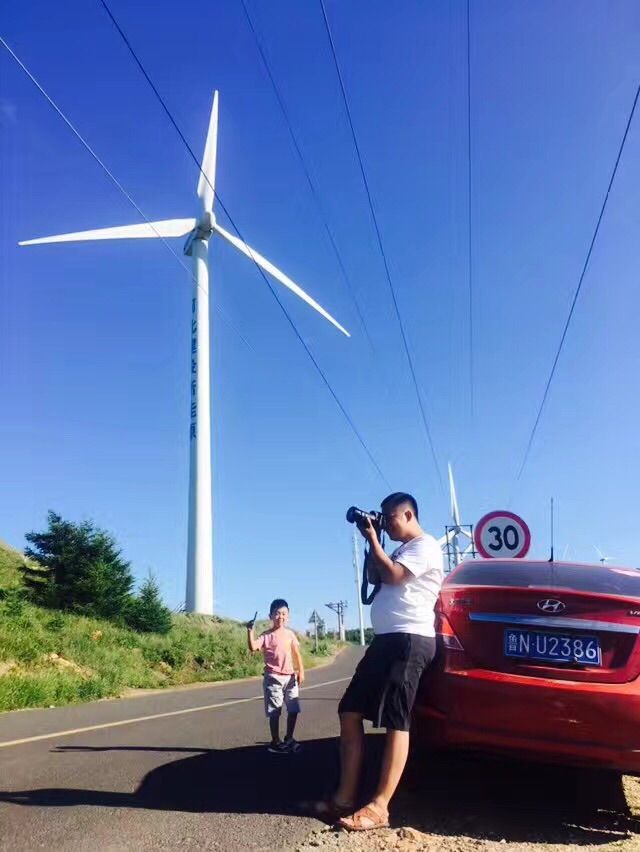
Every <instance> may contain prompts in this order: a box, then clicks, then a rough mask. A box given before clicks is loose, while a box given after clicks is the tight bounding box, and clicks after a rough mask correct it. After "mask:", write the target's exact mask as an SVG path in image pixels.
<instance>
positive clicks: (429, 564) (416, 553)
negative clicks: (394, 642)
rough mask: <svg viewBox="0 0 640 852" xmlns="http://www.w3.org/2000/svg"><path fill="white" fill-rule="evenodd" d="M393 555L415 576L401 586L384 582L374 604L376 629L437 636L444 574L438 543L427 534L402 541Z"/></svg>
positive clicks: (381, 631)
mask: <svg viewBox="0 0 640 852" xmlns="http://www.w3.org/2000/svg"><path fill="white" fill-rule="evenodd" d="M390 558H391V559H392V560H393V561H394V562H399V563H400V564H401V565H404V567H405V568H407V570H408V571H410V573H411V577H410V578H409V579H408V580H407V581H406V582H404V583H400V584H399V585H397V586H392V585H390V584H388V583H383V584H382V586H381V587H380V591H379V592H378V594H377V595H376V596H375V598H374V599H373V603H372V604H371V624H372V626H373V632H374V633H375V634H376V635H377V634H380V633H415V634H417V635H418V636H435V635H436V632H435V616H434V612H433V609H434V607H435V604H436V600H437V598H438V592H439V591H440V586H441V584H442V576H443V572H442V551H441V550H440V546H439V545H438V542H437V541H436V540H435V538H434V537H433V536H432V535H428V534H427V533H424V534H423V535H419V536H417V537H416V538H412V539H411V541H407V542H406V543H405V544H402V545H401V546H400V547H398V548H397V549H396V550H394V551H393V553H392V554H391V557H390Z"/></svg>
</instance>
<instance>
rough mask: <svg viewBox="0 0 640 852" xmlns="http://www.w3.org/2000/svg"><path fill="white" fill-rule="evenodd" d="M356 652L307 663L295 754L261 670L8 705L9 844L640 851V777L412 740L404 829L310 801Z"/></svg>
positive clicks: (4, 730) (2, 801)
mask: <svg viewBox="0 0 640 852" xmlns="http://www.w3.org/2000/svg"><path fill="white" fill-rule="evenodd" d="M359 657H360V650H359V649H357V648H348V649H347V650H346V651H344V652H343V653H342V654H341V655H340V656H339V657H338V659H337V660H336V662H334V663H333V664H331V665H330V666H326V667H323V668H318V669H315V670H312V671H311V672H309V673H308V678H307V682H306V684H305V687H304V690H303V692H302V705H303V713H302V716H301V719H300V724H299V729H298V731H297V732H296V733H297V735H298V736H299V739H300V740H301V742H302V744H303V748H302V750H301V752H300V753H299V754H297V755H286V756H284V755H282V756H281V755H271V754H269V753H268V752H267V751H266V740H267V725H266V720H265V719H264V716H263V710H262V703H261V702H262V696H261V684H260V681H259V680H256V679H253V680H250V681H242V682H240V681H236V682H232V683H227V684H220V685H206V686H200V687H197V688H188V689H182V690H172V691H167V692H153V693H151V694H144V695H138V696H136V697H135V698H127V699H121V700H116V701H99V702H95V703H93V704H83V705H78V706H75V707H62V708H54V709H50V710H29V711H21V712H16V713H5V714H0V850H5V849H11V850H15V851H16V852H20V850H34V849H38V848H42V847H46V848H47V849H49V850H74V852H75V850H92V852H93V850H96V849H99V850H101V852H102V850H106V851H107V852H108V850H151V849H153V850H163V849H172V850H173V849H177V850H181V849H212V850H267V849H268V850H271V852H273V850H278V852H279V850H288V852H293V850H297V852H312V850H335V849H340V850H344V852H369V850H374V849H375V850H380V849H384V850H398V852H401V850H405V852H419V850H427V849H428V850H440V852H565V850H577V849H580V850H584V852H586V850H598V852H608V850H609V849H611V850H612V852H613V850H614V849H615V850H616V852H640V779H638V778H628V777H627V778H621V777H620V776H619V775H617V774H616V773H602V772H595V771H588V770H584V769H570V768H563V767H556V766H544V765H540V766H538V765H535V764H529V763H526V762H520V761H502V760H497V759H492V758H487V757H479V756H474V755H466V756H464V755H453V754H444V755H421V754H418V753H417V754H414V756H413V757H412V759H411V761H410V764H409V766H408V769H407V772H406V773H405V776H404V778H403V782H402V785H401V787H400V789H399V791H398V793H397V795H396V797H395V798H394V802H393V808H392V826H393V827H392V828H391V829H389V830H388V831H386V832H384V831H383V832H376V833H375V834H374V835H368V836H360V837H359V836H356V835H353V836H351V835H350V836H346V835H344V834H335V833H333V832H331V831H327V829H326V827H325V826H323V825H322V824H321V823H320V822H318V821H317V820H315V819H312V818H310V817H308V816H306V815H305V813H304V808H303V807H301V806H302V805H303V803H304V802H309V801H310V800H314V799H317V798H320V797H323V796H324V795H326V794H328V793H329V792H330V791H332V790H333V789H334V787H335V782H336V779H337V768H338V743H337V736H336V735H337V731H338V724H337V718H336V710H337V704H338V701H339V699H340V696H341V695H342V693H343V691H344V689H345V686H346V683H347V681H348V680H349V678H350V676H351V674H352V672H353V669H354V667H355V664H356V662H357V660H358V659H359ZM367 739H368V742H367V763H368V765H367V766H366V767H365V772H364V778H365V779H368V783H372V779H375V777H376V776H377V769H378V767H377V766H376V764H377V763H378V762H379V760H380V751H381V749H380V746H381V745H382V741H383V737H380V736H377V735H374V736H370V737H368V738H367ZM366 795H367V791H366V790H364V791H363V796H364V797H365V798H366ZM407 832H409V834H408V835H407Z"/></svg>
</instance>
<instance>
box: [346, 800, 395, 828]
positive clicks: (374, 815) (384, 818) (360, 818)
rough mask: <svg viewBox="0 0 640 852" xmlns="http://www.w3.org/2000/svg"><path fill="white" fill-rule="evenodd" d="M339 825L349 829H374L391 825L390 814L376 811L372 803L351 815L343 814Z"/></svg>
mask: <svg viewBox="0 0 640 852" xmlns="http://www.w3.org/2000/svg"><path fill="white" fill-rule="evenodd" d="M365 821H366V823H365ZM338 825H340V826H341V827H342V828H346V830H347V831H372V830H373V829H375V828H388V827H389V814H388V813H379V812H378V811H375V810H374V809H373V808H372V807H371V805H365V807H364V808H360V810H358V811H356V812H355V813H354V814H351V816H343V817H341V818H340V819H339V820H338Z"/></svg>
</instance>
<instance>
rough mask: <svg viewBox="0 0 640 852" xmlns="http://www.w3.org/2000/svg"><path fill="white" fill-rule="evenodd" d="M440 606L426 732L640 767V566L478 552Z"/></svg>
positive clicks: (477, 746)
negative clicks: (501, 556) (481, 556)
mask: <svg viewBox="0 0 640 852" xmlns="http://www.w3.org/2000/svg"><path fill="white" fill-rule="evenodd" d="M436 610H437V622H438V627H437V630H438V641H439V653H438V655H437V657H436V661H435V663H434V665H433V666H432V667H431V669H430V670H429V673H428V674H427V676H426V677H425V678H424V681H423V683H422V685H421V688H420V693H419V697H418V700H417V702H416V708H415V715H414V737H415V738H416V740H417V742H418V743H422V744H424V745H428V746H431V747H434V746H435V747H445V748H451V747H453V748H461V749H465V750H466V749H470V750H476V751H483V752H491V753H501V754H511V755H513V756H517V757H522V758H528V759H535V760H543V761H547V762H553V763H562V764H576V765H582V766H592V767H602V768H606V769H615V770H618V771H621V772H625V773H635V774H640V637H639V634H640V571H636V570H634V569H629V568H614V567H609V566H605V565H581V564H575V563H568V562H533V561H525V560H508V559H472V560H469V561H467V562H463V563H461V564H460V565H459V566H458V567H457V568H456V569H455V570H454V571H452V572H451V574H449V576H448V577H447V578H446V580H445V582H444V584H443V586H442V590H441V592H440V598H439V601H438V604H437V606H436Z"/></svg>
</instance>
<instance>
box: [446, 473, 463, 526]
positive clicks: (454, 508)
mask: <svg viewBox="0 0 640 852" xmlns="http://www.w3.org/2000/svg"><path fill="white" fill-rule="evenodd" d="M448 468H449V494H450V495H451V517H452V518H453V523H454V524H455V525H456V526H458V527H459V526H460V510H459V509H458V498H457V497H456V486H455V485H454V482H453V470H452V469H451V462H449V463H448Z"/></svg>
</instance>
